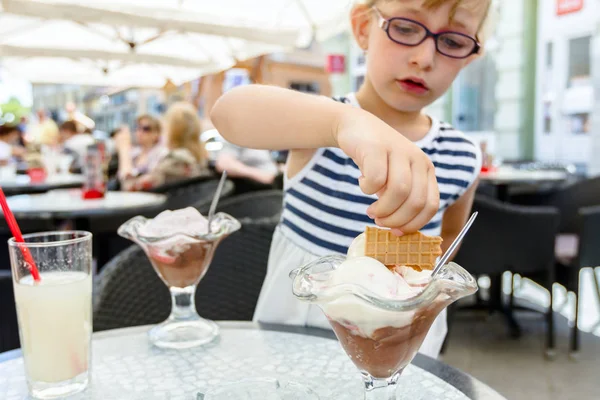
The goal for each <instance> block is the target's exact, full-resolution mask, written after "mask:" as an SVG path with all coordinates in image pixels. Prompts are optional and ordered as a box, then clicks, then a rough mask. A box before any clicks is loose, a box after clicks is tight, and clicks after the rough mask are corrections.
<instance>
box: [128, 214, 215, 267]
mask: <svg viewBox="0 0 600 400" xmlns="http://www.w3.org/2000/svg"><path fill="white" fill-rule="evenodd" d="M138 233H139V235H140V236H144V237H151V238H160V239H161V240H160V241H158V242H156V243H153V244H151V245H149V246H148V251H149V252H150V254H151V256H152V257H154V258H159V259H161V261H162V262H165V263H172V262H174V261H175V258H176V257H177V256H179V255H180V254H183V253H185V252H186V251H188V250H189V249H190V247H191V245H193V244H195V243H199V242H200V240H199V239H196V238H197V237H198V236H203V235H206V234H207V233H208V220H207V219H206V218H205V217H204V216H203V215H202V214H201V213H200V212H199V211H198V210H196V209H195V208H193V207H187V208H182V209H179V210H174V211H171V210H166V211H163V212H161V213H160V214H158V215H157V216H156V217H154V218H153V219H150V220H148V222H146V223H145V224H144V225H143V226H141V227H140V228H139V229H138Z"/></svg>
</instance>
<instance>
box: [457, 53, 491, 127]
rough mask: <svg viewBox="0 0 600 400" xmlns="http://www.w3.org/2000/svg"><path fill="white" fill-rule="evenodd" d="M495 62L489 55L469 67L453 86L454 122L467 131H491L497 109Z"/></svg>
mask: <svg viewBox="0 0 600 400" xmlns="http://www.w3.org/2000/svg"><path fill="white" fill-rule="evenodd" d="M496 80H497V71H496V63H495V60H494V58H493V57H492V56H491V54H490V53H488V54H487V55H485V56H484V57H483V58H480V59H479V60H476V61H474V62H473V63H471V64H470V65H468V66H467V67H466V68H465V69H464V70H463V71H462V72H461V73H460V75H459V76H458V79H456V81H455V83H454V87H453V123H454V126H455V127H456V128H457V129H460V130H462V131H465V132H469V131H471V132H477V131H491V130H493V128H494V116H495V109H496Z"/></svg>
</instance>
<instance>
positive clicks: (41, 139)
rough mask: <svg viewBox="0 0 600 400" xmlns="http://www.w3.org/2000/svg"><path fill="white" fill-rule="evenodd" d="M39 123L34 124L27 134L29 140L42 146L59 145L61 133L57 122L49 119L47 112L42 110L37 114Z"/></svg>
mask: <svg viewBox="0 0 600 400" xmlns="http://www.w3.org/2000/svg"><path fill="white" fill-rule="evenodd" d="M36 116H37V123H35V124H33V125H32V126H31V127H30V128H29V130H28V132H27V140H28V141H29V142H31V143H35V144H39V145H42V146H50V147H55V146H57V145H58V144H59V140H60V137H59V132H58V125H56V122H54V120H52V118H49V117H48V115H47V114H46V111H45V110H43V109H40V110H38V111H37V112H36Z"/></svg>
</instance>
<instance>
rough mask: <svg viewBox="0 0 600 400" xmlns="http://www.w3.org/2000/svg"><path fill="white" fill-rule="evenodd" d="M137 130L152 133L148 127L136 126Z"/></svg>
mask: <svg viewBox="0 0 600 400" xmlns="http://www.w3.org/2000/svg"><path fill="white" fill-rule="evenodd" d="M137 129H138V131H142V132H144V133H150V132H152V128H151V127H150V126H148V125H138V127H137Z"/></svg>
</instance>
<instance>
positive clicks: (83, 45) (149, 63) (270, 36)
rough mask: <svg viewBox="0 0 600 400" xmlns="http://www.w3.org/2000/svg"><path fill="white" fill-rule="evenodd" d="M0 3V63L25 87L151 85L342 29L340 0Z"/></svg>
mask: <svg viewBox="0 0 600 400" xmlns="http://www.w3.org/2000/svg"><path fill="white" fill-rule="evenodd" d="M0 4H1V5H2V8H1V9H0V60H1V62H2V64H3V65H4V67H5V68H7V69H9V70H10V71H11V72H12V73H14V74H15V75H17V76H21V77H24V78H25V79H28V80H30V81H33V82H54V83H60V82H72V83H84V84H91V85H96V84H98V85H114V84H121V83H128V84H129V85H131V86H160V85H159V84H158V82H159V81H160V82H161V83H162V84H164V81H165V79H169V80H171V81H172V82H174V83H175V84H179V83H181V82H184V81H186V80H190V79H193V78H195V77H197V76H199V75H204V74H207V73H213V72H217V71H219V70H224V69H228V68H230V67H231V66H233V65H234V64H235V63H236V62H237V61H238V60H246V59H249V58H253V57H256V56H259V55H262V54H268V53H273V52H281V51H285V50H288V49H291V48H293V47H294V46H300V47H302V46H307V45H309V44H310V43H311V41H312V40H313V39H315V38H319V39H324V38H326V37H329V36H331V35H332V34H334V33H337V32H339V31H340V30H341V29H343V28H342V25H343V23H341V22H340V21H342V20H345V19H346V17H347V14H346V13H347V5H348V4H349V0H329V1H328V2H326V4H325V5H323V4H319V1H316V0H291V1H281V0H257V1H254V0H253V1H247V0H223V1H220V2H214V1H191V0H188V1H186V0H183V1H182V0H177V1H175V0H132V1H122V0H104V1H102V2H97V1H96V2H95V1H88V2H85V3H83V5H82V3H81V2H78V1H74V0H2V1H1V3H0ZM342 15H343V18H342V17H341V16H342Z"/></svg>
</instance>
